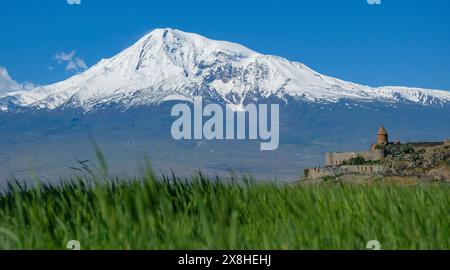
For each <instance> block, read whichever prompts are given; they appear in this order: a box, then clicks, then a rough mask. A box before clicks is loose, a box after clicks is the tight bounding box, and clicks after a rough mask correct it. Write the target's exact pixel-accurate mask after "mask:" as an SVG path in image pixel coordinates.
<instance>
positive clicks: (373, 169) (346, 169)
mask: <svg viewBox="0 0 450 270" xmlns="http://www.w3.org/2000/svg"><path fill="white" fill-rule="evenodd" d="M386 171H387V170H386V167H385V166H383V165H345V166H339V167H323V168H308V169H306V170H305V177H306V179H321V178H323V177H326V176H337V175H340V174H360V175H381V174H384V173H386ZM306 172H307V174H306Z"/></svg>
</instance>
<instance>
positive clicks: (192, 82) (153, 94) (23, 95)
mask: <svg viewBox="0 0 450 270" xmlns="http://www.w3.org/2000/svg"><path fill="white" fill-rule="evenodd" d="M193 95H208V96H209V97H212V98H216V99H220V101H222V102H225V103H230V104H234V105H241V104H244V103H247V102H249V101H252V100H255V99H258V98H261V97H263V98H268V97H272V96H277V97H280V98H283V97H285V96H295V97H299V98H302V99H305V100H307V101H311V102H321V101H324V102H336V101H338V100H341V99H357V100H367V101H374V100H375V101H384V102H404V101H406V102H414V103H420V104H423V105H430V104H438V105H443V104H450V92H447V91H438V90H425V89H418V88H403V87H381V88H372V87H368V86H364V85H359V84H355V83H351V82H345V81H342V80H338V79H335V78H332V77H328V76H324V75H321V74H319V73H317V72H315V71H313V70H311V69H310V68H308V67H306V66H305V65H303V64H301V63H297V62H290V61H288V60H286V59H283V58H280V57H276V56H270V55H262V54H259V53H257V52H254V51H252V50H250V49H248V48H246V47H243V46H241V45H238V44H234V43H230V42H224V41H215V40H209V39H207V38H205V37H202V36H200V35H197V34H192V33H185V32H182V31H179V30H173V29H156V30H154V31H152V32H151V33H149V34H148V35H146V36H144V37H143V38H142V39H140V40H139V41H138V42H137V43H135V44H134V45H133V46H131V47H129V48H128V49H126V50H124V51H123V52H121V53H119V54H118V55H116V56H115V57H112V58H110V59H103V60H101V61H100V62H99V63H97V64H96V65H94V66H93V67H91V68H90V69H88V70H86V71H85V72H83V73H81V74H78V75H76V76H73V77H71V78H69V79H67V80H65V81H62V82H59V83H55V84H52V85H48V86H43V87H38V88H35V89H33V90H30V91H19V92H14V93H10V94H9V95H8V96H3V97H1V96H0V110H3V111H6V110H13V109H14V108H16V107H34V108H43V109H55V108H58V107H61V106H71V107H81V108H84V109H85V110H90V109H92V108H95V107H99V106H103V105H109V104H120V105H121V106H123V107H125V108H129V107H132V106H136V105H144V104H158V103H161V102H163V101H166V100H174V99H175V100H186V99H190V98H192V96H193Z"/></svg>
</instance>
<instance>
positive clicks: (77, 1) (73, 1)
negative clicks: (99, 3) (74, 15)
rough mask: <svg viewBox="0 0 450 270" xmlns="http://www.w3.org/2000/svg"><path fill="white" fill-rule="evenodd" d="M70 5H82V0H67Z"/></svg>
mask: <svg viewBox="0 0 450 270" xmlns="http://www.w3.org/2000/svg"><path fill="white" fill-rule="evenodd" d="M66 1H67V4H69V5H81V0H66Z"/></svg>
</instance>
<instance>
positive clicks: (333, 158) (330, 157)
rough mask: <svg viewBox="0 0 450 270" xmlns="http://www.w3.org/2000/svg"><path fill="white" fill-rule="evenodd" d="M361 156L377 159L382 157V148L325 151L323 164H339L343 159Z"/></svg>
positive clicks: (367, 158)
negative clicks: (357, 150) (355, 150)
mask: <svg viewBox="0 0 450 270" xmlns="http://www.w3.org/2000/svg"><path fill="white" fill-rule="evenodd" d="M358 156H359V157H363V158H364V160H372V161H378V160H382V159H383V158H384V151H383V150H382V149H375V150H370V151H362V152H332V153H326V157H325V165H326V166H340V165H343V163H344V161H348V160H350V159H352V158H356V157H358Z"/></svg>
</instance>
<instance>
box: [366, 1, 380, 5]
mask: <svg viewBox="0 0 450 270" xmlns="http://www.w3.org/2000/svg"><path fill="white" fill-rule="evenodd" d="M367 4H369V5H381V0H367Z"/></svg>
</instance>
